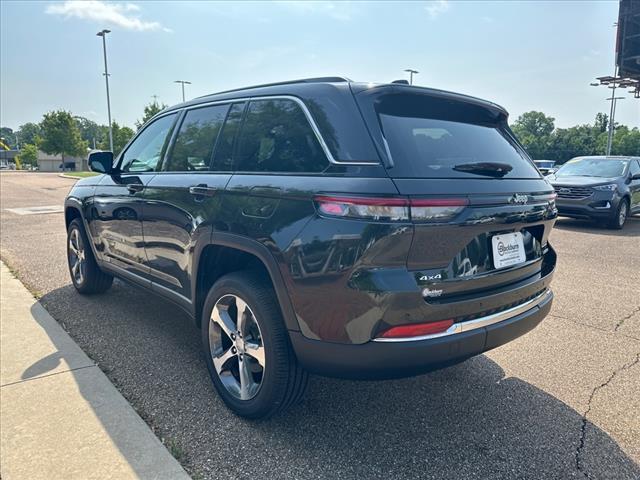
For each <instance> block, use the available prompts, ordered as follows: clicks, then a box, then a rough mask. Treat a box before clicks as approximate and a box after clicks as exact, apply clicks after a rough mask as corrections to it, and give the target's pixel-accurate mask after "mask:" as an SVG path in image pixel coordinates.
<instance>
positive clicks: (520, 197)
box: [509, 193, 529, 204]
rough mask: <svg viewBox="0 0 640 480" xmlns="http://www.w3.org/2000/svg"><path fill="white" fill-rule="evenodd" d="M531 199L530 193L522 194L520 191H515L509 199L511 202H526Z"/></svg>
mask: <svg viewBox="0 0 640 480" xmlns="http://www.w3.org/2000/svg"><path fill="white" fill-rule="evenodd" d="M528 201H529V196H528V195H521V194H519V193H515V194H514V195H513V197H511V198H510V199H509V203H522V204H525V203H527V202H528Z"/></svg>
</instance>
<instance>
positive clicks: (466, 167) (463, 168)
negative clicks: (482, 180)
mask: <svg viewBox="0 0 640 480" xmlns="http://www.w3.org/2000/svg"><path fill="white" fill-rule="evenodd" d="M453 169H454V170H457V171H458V172H467V173H475V174H477V175H487V176H489V177H504V176H505V175H506V174H507V173H509V172H510V171H511V170H513V167H512V166H511V165H509V164H508V163H498V162H477V163H462V164H460V165H456V166H455V167H453Z"/></svg>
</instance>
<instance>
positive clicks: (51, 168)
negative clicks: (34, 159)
mask: <svg viewBox="0 0 640 480" xmlns="http://www.w3.org/2000/svg"><path fill="white" fill-rule="evenodd" d="M64 163H65V170H76V171H82V170H88V168H87V159H86V158H80V157H68V156H65V158H64ZM38 170H40V171H41V172H62V155H50V154H48V153H44V152H42V151H40V150H38Z"/></svg>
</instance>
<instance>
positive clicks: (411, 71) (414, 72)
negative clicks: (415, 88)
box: [405, 68, 420, 85]
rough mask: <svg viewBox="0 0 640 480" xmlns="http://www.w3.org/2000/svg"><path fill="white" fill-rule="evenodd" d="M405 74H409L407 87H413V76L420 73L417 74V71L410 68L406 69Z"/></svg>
mask: <svg viewBox="0 0 640 480" xmlns="http://www.w3.org/2000/svg"><path fill="white" fill-rule="evenodd" d="M405 72H407V73H408V74H409V85H413V75H414V74H418V73H420V72H419V71H417V70H413V69H411V68H407V69H406V70H405Z"/></svg>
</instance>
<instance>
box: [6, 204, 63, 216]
mask: <svg viewBox="0 0 640 480" xmlns="http://www.w3.org/2000/svg"><path fill="white" fill-rule="evenodd" d="M5 210H6V211H7V212H11V213H15V214H16V215H40V214H45V213H62V212H64V207H63V206H62V205H43V206H39V207H21V208H5Z"/></svg>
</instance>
